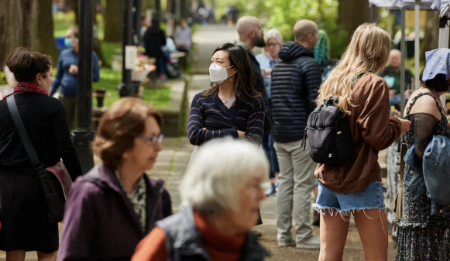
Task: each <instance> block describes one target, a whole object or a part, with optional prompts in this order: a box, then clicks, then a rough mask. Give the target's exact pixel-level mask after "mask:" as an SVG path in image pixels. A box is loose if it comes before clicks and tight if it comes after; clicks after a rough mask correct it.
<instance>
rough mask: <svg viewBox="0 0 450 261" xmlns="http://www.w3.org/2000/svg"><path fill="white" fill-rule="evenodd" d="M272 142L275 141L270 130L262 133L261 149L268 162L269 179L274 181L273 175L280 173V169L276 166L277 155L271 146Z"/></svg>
mask: <svg viewBox="0 0 450 261" xmlns="http://www.w3.org/2000/svg"><path fill="white" fill-rule="evenodd" d="M274 142H275V141H274V139H273V135H272V130H270V132H269V133H264V135H263V141H262V147H263V150H264V152H265V153H266V156H267V158H268V159H269V162H270V171H269V178H270V179H274V178H275V173H278V172H280V167H279V166H278V158H277V153H276V151H275V148H274V146H273V144H274Z"/></svg>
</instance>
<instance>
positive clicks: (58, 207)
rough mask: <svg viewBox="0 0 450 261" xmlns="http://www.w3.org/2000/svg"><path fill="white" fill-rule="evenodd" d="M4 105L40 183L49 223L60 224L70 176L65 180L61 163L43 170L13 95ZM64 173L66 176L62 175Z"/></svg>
mask: <svg viewBox="0 0 450 261" xmlns="http://www.w3.org/2000/svg"><path fill="white" fill-rule="evenodd" d="M6 103H7V105H8V109H9V112H10V113H11V117H12V120H13V122H14V125H15V126H16V129H17V131H18V132H19V135H20V138H21V139H22V143H23V145H24V147H25V150H26V152H27V154H28V157H29V158H30V161H31V164H32V165H33V168H34V170H35V171H36V174H37V175H38V177H39V180H40V182H41V185H42V189H43V191H44V198H45V203H46V206H47V212H48V217H49V219H50V222H51V223H57V222H61V221H62V220H63V216H64V205H65V202H66V196H67V192H68V190H70V187H71V185H72V180H71V179H70V176H69V177H68V178H67V176H68V173H67V170H66V169H65V167H64V164H63V163H62V161H60V162H59V163H58V164H56V165H55V166H52V167H49V168H48V169H45V168H44V165H43V164H42V163H41V161H40V160H39V158H38V156H37V154H36V150H35V149H34V147H33V144H32V143H31V140H30V137H29V136H28V133H27V131H26V129H25V126H24V124H23V121H22V118H21V117H20V114H19V110H18V108H17V104H16V100H15V99H14V95H9V96H8V97H7V98H6ZM64 172H65V173H66V174H62V173H64ZM58 176H59V177H58Z"/></svg>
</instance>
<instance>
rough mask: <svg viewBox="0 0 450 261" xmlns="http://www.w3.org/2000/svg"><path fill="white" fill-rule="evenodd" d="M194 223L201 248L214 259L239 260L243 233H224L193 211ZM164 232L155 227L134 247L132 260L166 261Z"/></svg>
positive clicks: (243, 240) (224, 260) (215, 260)
mask: <svg viewBox="0 0 450 261" xmlns="http://www.w3.org/2000/svg"><path fill="white" fill-rule="evenodd" d="M194 220H195V225H196V226H197V229H198V231H199V233H200V236H201V238H202V242H203V248H204V249H205V251H206V252H207V253H208V255H209V256H210V257H211V259H212V260H214V261H233V260H236V261H238V260H239V257H240V255H241V248H242V246H243V245H244V242H245V234H241V235H232V236H230V235H224V234H223V233H221V232H219V231H217V229H216V228H215V227H213V226H212V225H211V224H209V223H207V222H206V220H205V219H204V218H203V217H202V216H201V215H200V214H199V213H198V212H195V211H194ZM165 237H166V234H165V232H164V230H162V229H161V228H160V227H155V228H154V229H153V230H152V232H151V233H150V234H149V235H148V236H146V237H145V238H144V239H143V240H142V241H141V242H140V243H139V245H138V246H137V247H136V251H135V253H134V255H133V257H132V259H131V260H132V261H145V260H148V261H166V260H167V252H166V244H165Z"/></svg>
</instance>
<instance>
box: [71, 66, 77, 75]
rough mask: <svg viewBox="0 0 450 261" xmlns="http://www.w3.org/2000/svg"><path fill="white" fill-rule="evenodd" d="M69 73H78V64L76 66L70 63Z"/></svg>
mask: <svg viewBox="0 0 450 261" xmlns="http://www.w3.org/2000/svg"><path fill="white" fill-rule="evenodd" d="M69 73H70V74H73V75H75V74H77V73H78V66H76V65H75V64H71V65H70V68H69Z"/></svg>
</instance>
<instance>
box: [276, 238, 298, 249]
mask: <svg viewBox="0 0 450 261" xmlns="http://www.w3.org/2000/svg"><path fill="white" fill-rule="evenodd" d="M278 246H279V247H288V246H295V241H294V240H293V239H289V240H286V241H278Z"/></svg>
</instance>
